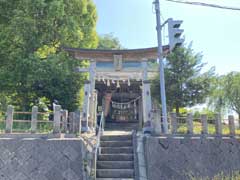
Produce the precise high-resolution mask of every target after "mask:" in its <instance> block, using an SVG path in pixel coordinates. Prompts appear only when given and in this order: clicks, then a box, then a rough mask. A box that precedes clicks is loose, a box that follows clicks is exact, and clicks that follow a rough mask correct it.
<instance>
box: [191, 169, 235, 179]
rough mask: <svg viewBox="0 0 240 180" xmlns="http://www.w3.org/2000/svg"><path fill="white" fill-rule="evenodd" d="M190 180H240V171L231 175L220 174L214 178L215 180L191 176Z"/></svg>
mask: <svg viewBox="0 0 240 180" xmlns="http://www.w3.org/2000/svg"><path fill="white" fill-rule="evenodd" d="M190 179H191V180H240V171H236V172H233V173H231V174H230V175H226V174H224V173H220V174H217V175H216V176H214V177H213V178H209V177H203V178H199V177H198V178H196V177H193V176H190Z"/></svg>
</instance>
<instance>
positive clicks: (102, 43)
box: [98, 34, 123, 49]
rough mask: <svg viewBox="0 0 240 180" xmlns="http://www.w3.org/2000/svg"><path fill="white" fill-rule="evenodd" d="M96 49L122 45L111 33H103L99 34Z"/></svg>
mask: <svg viewBox="0 0 240 180" xmlns="http://www.w3.org/2000/svg"><path fill="white" fill-rule="evenodd" d="M98 49H123V47H122V45H121V44H120V41H119V40H118V38H116V37H114V36H113V34H105V35H102V36H99V44H98Z"/></svg>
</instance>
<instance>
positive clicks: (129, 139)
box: [101, 135, 132, 141]
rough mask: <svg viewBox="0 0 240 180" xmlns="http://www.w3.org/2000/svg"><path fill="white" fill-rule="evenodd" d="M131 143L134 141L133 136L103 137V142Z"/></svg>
mask: <svg viewBox="0 0 240 180" xmlns="http://www.w3.org/2000/svg"><path fill="white" fill-rule="evenodd" d="M125 140H128V141H131V140H132V136H131V135H119V136H118V135H115V136H114V135H113V136H105V135H104V136H102V137H101V141H125Z"/></svg>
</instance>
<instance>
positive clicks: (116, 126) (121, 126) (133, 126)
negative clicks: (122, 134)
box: [104, 123, 139, 131]
mask: <svg viewBox="0 0 240 180" xmlns="http://www.w3.org/2000/svg"><path fill="white" fill-rule="evenodd" d="M138 126H139V125H138V123H106V124H105V128H104V129H105V130H125V131H132V130H137V129H138Z"/></svg>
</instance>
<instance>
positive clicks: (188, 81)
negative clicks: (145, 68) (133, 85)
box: [152, 46, 214, 114]
mask: <svg viewBox="0 0 240 180" xmlns="http://www.w3.org/2000/svg"><path fill="white" fill-rule="evenodd" d="M201 60H202V55H201V54H199V53H197V54H195V53H194V52H193V50H192V49H191V47H190V46H189V47H188V48H176V49H175V50H174V51H173V52H172V53H170V54H169V55H168V56H167V59H166V63H165V83H166V96H167V104H168V108H169V109H170V110H173V109H175V110H176V113H177V114H179V109H180V108H182V107H187V106H193V105H196V104H200V103H204V101H205V99H206V97H207V95H208V94H209V92H210V84H211V78H212V76H213V74H214V69H213V68H212V69H210V70H208V71H207V72H205V73H202V72H201V70H202V68H203V67H204V65H205V64H204V63H202V62H201ZM159 92H160V90H159V76H157V77H156V78H155V79H154V80H153V83H152V94H153V97H155V98H157V99H158V100H160V97H159V94H160V93H159Z"/></svg>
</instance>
